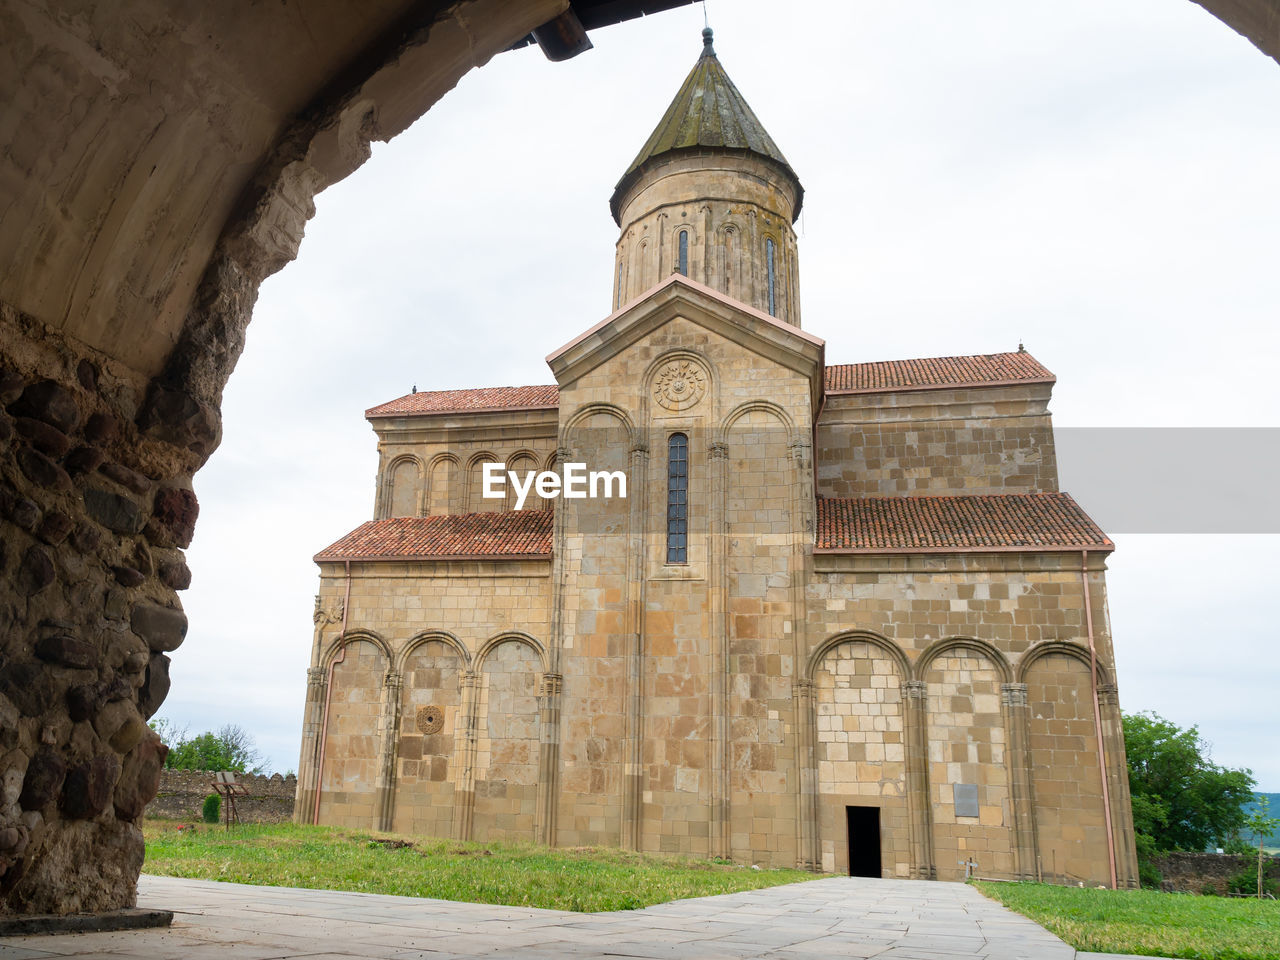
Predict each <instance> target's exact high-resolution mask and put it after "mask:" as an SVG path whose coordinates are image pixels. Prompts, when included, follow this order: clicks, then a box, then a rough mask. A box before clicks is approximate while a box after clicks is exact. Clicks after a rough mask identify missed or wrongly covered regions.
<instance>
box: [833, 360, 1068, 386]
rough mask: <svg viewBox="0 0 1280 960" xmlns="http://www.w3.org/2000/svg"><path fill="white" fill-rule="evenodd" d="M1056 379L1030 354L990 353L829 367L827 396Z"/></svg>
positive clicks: (1042, 381) (1049, 381) (1043, 381)
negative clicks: (830, 394)
mask: <svg viewBox="0 0 1280 960" xmlns="http://www.w3.org/2000/svg"><path fill="white" fill-rule="evenodd" d="M1055 379H1056V378H1055V377H1054V375H1053V374H1052V373H1050V372H1049V371H1048V370H1046V369H1045V368H1044V367H1043V366H1042V365H1041V364H1040V362H1039V361H1038V360H1036V358H1035V357H1033V356H1031V354H1029V353H1021V352H1020V353H988V354H981V355H979V356H973V357H930V358H926V359H923V360H885V361H881V362H879V363H841V364H838V365H836V366H831V367H827V382H826V388H827V393H837V394H838V393H877V392H880V391H888V390H902V389H907V388H911V389H920V390H939V389H944V388H946V387H960V386H982V385H984V384H992V383H1016V382H1019V381H1021V382H1028V383H1053V382H1054V380H1055Z"/></svg>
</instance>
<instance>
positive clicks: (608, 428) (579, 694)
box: [557, 409, 638, 845]
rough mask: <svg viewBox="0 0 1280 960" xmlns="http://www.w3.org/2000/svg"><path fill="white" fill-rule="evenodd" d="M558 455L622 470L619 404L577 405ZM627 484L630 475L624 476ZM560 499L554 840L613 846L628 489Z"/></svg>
mask: <svg viewBox="0 0 1280 960" xmlns="http://www.w3.org/2000/svg"><path fill="white" fill-rule="evenodd" d="M563 444H564V448H563V449H564V456H565V458H567V459H568V460H570V461H573V462H582V463H586V464H587V465H588V467H589V469H591V470H602V471H604V470H607V471H613V470H622V471H626V472H627V473H630V469H629V467H630V458H631V453H630V448H631V445H632V444H631V431H630V429H629V427H628V425H627V423H626V421H625V419H624V418H623V417H622V415H621V413H620V411H617V410H613V409H607V410H601V411H599V412H591V410H590V409H588V410H587V411H586V413H585V414H584V415H583V416H580V417H578V418H576V419H575V420H574V422H573V423H572V425H570V426H569V427H567V428H566V429H565V431H564V440H563ZM629 480H630V481H631V482H632V483H633V484H634V482H635V480H634V478H631V477H629ZM636 495H638V491H636V490H634V489H631V490H629V491H628V499H626V500H623V499H619V498H614V499H605V498H596V499H583V500H564V499H562V500H560V501H558V506H557V509H558V510H560V511H562V512H563V514H564V518H565V523H564V533H563V540H562V541H560V542H561V543H563V547H562V552H563V556H562V559H561V562H562V563H563V564H564V565H565V568H566V573H567V576H566V578H565V581H564V583H563V584H562V586H561V594H560V611H561V615H562V616H563V618H564V620H563V624H564V625H563V633H562V635H561V641H560V644H559V649H558V657H559V664H560V666H559V672H561V673H563V675H564V686H563V693H562V697H561V703H562V706H561V710H562V714H561V731H562V738H561V740H562V744H561V753H560V757H561V763H562V770H563V774H562V779H561V784H560V797H559V801H558V806H559V814H558V826H559V838H560V841H559V842H562V843H566V844H572V845H581V844H608V845H618V844H619V843H621V818H622V791H623V763H624V756H625V753H626V742H627V735H628V728H627V715H628V709H629V700H628V697H627V693H628V679H627V666H628V659H627V657H628V654H629V653H630V652H631V651H632V648H633V644H634V633H633V631H632V630H631V628H630V627H629V624H630V619H629V618H630V616H631V612H630V611H629V610H628V590H627V582H628V545H629V543H630V534H629V524H630V517H631V512H632V507H631V504H632V500H631V498H632V497H633V496H636Z"/></svg>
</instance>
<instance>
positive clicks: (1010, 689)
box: [1000, 683, 1027, 707]
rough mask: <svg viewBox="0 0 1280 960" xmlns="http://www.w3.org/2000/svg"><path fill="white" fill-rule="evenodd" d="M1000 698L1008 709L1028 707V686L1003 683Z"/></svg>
mask: <svg viewBox="0 0 1280 960" xmlns="http://www.w3.org/2000/svg"><path fill="white" fill-rule="evenodd" d="M1000 697H1001V699H1002V700H1003V701H1004V704H1005V706H1007V707H1025V706H1026V705H1027V685H1026V684H1025V683H1003V684H1001V685H1000Z"/></svg>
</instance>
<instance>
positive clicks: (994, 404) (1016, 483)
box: [816, 383, 1058, 497]
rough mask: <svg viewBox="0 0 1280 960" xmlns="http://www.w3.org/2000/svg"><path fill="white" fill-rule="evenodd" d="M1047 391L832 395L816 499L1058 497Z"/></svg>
mask: <svg viewBox="0 0 1280 960" xmlns="http://www.w3.org/2000/svg"><path fill="white" fill-rule="evenodd" d="M1051 389H1052V385H1051V384H1047V383H1043V384H1041V383H1036V384H1010V385H1007V386H987V387H974V388H967V389H949V390H901V391H891V392H881V393H862V394H835V395H831V396H828V397H827V398H826V402H825V404H824V405H823V408H822V415H821V416H820V417H819V418H818V431H817V454H816V456H817V471H818V494H819V495H820V496H824V497H868V496H900V495H909V494H932V495H937V494H984V493H1038V492H1055V491H1057V489H1058V462H1057V454H1056V453H1055V448H1054V443H1053V427H1052V422H1051V418H1050V415H1049V409H1048V402H1049V394H1050V391H1051Z"/></svg>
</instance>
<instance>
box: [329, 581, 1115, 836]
mask: <svg viewBox="0 0 1280 960" xmlns="http://www.w3.org/2000/svg"><path fill="white" fill-rule="evenodd" d="M343 564H344V565H345V567H346V572H347V588H346V595H345V596H344V597H343V600H342V632H341V633H339V634H338V640H339V641H341V644H342V645H341V646H340V647H338V655H337V656H336V657H334V658H333V659H332V660H331V661H330V662H329V676H328V679H326V680H325V684H324V713H323V714H322V715H321V720H320V756H319V758H318V759H317V760H316V802H315V806H314V807H312V808H311V822H312V823H313V824H318V823H319V822H320V790H321V787H322V785H323V783H324V748H325V742H326V741H327V740H328V738H329V704H330V702H331V701H332V699H333V668H334V667H336V666H337V665H338V664H340V663H342V661H344V660H345V659H347V611H348V610H349V609H350V608H351V561H350V560H344V561H343ZM1094 699H1095V700H1096V699H1097V697H1096V694H1095V697H1094Z"/></svg>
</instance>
